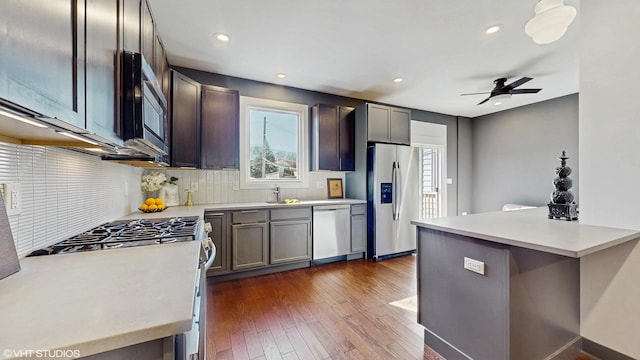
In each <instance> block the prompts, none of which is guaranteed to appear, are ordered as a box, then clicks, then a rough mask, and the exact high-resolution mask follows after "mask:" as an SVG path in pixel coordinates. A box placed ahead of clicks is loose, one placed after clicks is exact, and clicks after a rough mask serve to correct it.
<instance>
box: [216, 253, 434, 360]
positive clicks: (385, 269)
mask: <svg viewBox="0 0 640 360" xmlns="http://www.w3.org/2000/svg"><path fill="white" fill-rule="evenodd" d="M415 260H416V258H415V256H404V257H400V258H395V259H389V260H384V261H381V262H379V263H374V262H371V261H366V260H353V261H348V262H340V263H335V264H329V265H322V266H316V267H312V268H307V269H300V270H293V271H287V272H282V273H277V274H272V275H265V276H259V277H254V278H248V279H242V280H234V281H228V282H222V283H215V284H214V283H210V284H209V286H208V300H207V301H208V303H207V306H208V308H207V312H208V314H207V317H208V318H207V332H208V333H207V359H236V360H239V359H300V360H307V359H309V360H311V359H402V360H406V359H429V360H432V359H434V360H435V359H442V358H441V357H440V356H439V355H438V354H437V353H435V352H434V351H433V350H431V349H430V348H428V347H426V346H424V344H423V330H422V327H420V326H419V325H418V324H417V321H416V319H417V316H416V313H415V312H414V311H410V310H404V309H402V308H399V307H396V306H393V305H389V303H390V302H393V301H397V300H401V299H405V298H407V297H411V296H414V295H416V271H415V268H416V264H415Z"/></svg>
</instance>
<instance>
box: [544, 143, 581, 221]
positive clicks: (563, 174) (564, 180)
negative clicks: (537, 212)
mask: <svg viewBox="0 0 640 360" xmlns="http://www.w3.org/2000/svg"><path fill="white" fill-rule="evenodd" d="M568 158H569V157H567V154H566V152H565V151H564V150H563V151H562V155H561V156H560V166H558V167H556V171H555V172H556V178H554V179H553V186H555V187H556V190H555V191H554V192H553V193H551V202H550V203H549V204H548V205H549V219H562V218H564V219H565V220H567V221H571V220H578V205H577V204H576V203H575V202H574V201H573V193H571V190H569V189H571V186H572V185H573V181H572V180H571V178H570V177H569V175H571V168H570V167H568V166H567V159H568Z"/></svg>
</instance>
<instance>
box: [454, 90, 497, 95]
mask: <svg viewBox="0 0 640 360" xmlns="http://www.w3.org/2000/svg"><path fill="white" fill-rule="evenodd" d="M481 94H491V92H490V91H484V92H477V93H467V94H460V96H467V95H481Z"/></svg>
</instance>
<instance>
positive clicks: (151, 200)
mask: <svg viewBox="0 0 640 360" xmlns="http://www.w3.org/2000/svg"><path fill="white" fill-rule="evenodd" d="M144 203H145V204H147V205H149V206H151V205H155V203H156V199H154V198H147V200H145V202H144Z"/></svg>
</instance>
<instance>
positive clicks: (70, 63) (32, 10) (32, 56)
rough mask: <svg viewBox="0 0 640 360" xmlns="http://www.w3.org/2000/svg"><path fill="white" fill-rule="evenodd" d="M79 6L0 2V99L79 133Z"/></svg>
mask: <svg viewBox="0 0 640 360" xmlns="http://www.w3.org/2000/svg"><path fill="white" fill-rule="evenodd" d="M84 3H85V2H84V1H80V0H71V1H50V0H30V1H0V29H1V30H0V31H1V32H2V36H0V64H2V66H0V98H1V99H4V100H6V101H8V102H10V103H13V104H17V105H19V106H21V107H23V108H26V109H29V110H32V111H35V112H37V113H40V114H42V115H44V116H46V117H51V118H58V119H60V120H61V121H63V122H64V123H67V124H71V125H73V126H75V127H78V128H84V127H85V111H84V110H85V108H84V96H85V95H84V83H85V82H84V43H85V39H84V16H83V15H84Z"/></svg>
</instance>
